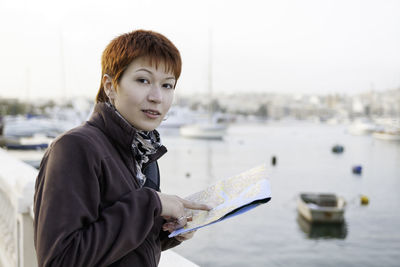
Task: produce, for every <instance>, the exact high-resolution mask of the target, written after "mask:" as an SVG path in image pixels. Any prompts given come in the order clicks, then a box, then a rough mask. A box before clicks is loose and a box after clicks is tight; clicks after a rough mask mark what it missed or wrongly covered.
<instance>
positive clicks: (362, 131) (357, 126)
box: [348, 119, 377, 135]
mask: <svg viewBox="0 0 400 267" xmlns="http://www.w3.org/2000/svg"><path fill="white" fill-rule="evenodd" d="M376 130H377V126H376V125H375V124H374V123H372V122H371V121H369V120H367V119H361V120H357V121H354V122H353V123H352V124H351V125H350V126H349V128H348V132H349V133H350V134H353V135H368V134H371V133H372V132H374V131H376Z"/></svg>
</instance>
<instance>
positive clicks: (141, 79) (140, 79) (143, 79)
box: [136, 78, 150, 84]
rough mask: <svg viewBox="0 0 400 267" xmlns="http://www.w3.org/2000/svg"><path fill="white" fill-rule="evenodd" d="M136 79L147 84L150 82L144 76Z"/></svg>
mask: <svg viewBox="0 0 400 267" xmlns="http://www.w3.org/2000/svg"><path fill="white" fill-rule="evenodd" d="M136 81H137V82H139V83H144V84H149V83H150V82H149V80H147V79H145V78H139V79H137V80H136Z"/></svg>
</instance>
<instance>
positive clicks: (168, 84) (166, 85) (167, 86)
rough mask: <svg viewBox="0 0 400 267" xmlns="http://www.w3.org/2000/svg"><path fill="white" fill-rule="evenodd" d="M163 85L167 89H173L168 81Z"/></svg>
mask: <svg viewBox="0 0 400 267" xmlns="http://www.w3.org/2000/svg"><path fill="white" fill-rule="evenodd" d="M163 87H165V88H167V89H174V85H173V84H170V83H164V84H163Z"/></svg>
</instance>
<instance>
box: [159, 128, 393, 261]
mask: <svg viewBox="0 0 400 267" xmlns="http://www.w3.org/2000/svg"><path fill="white" fill-rule="evenodd" d="M161 133H162V138H163V143H164V144H165V145H166V146H167V148H168V150H169V152H168V153H167V154H166V155H165V156H164V157H163V158H161V159H160V161H159V163H160V169H161V173H162V181H161V187H162V190H163V192H164V193H169V194H176V195H179V196H182V197H184V196H187V195H190V194H191V193H194V192H197V191H199V190H201V189H203V188H205V187H207V186H208V185H210V184H213V183H215V182H216V181H217V180H220V179H223V178H228V177H230V176H233V175H235V174H238V173H240V172H242V171H245V170H247V169H249V168H252V167H254V166H257V165H259V164H261V163H267V166H268V168H269V171H268V172H269V178H270V181H271V187H272V200H271V201H270V202H269V203H267V204H265V205H262V206H260V207H258V208H256V209H254V210H252V211H250V212H248V213H245V214H243V215H240V216H237V217H234V218H231V219H228V220H226V221H223V222H220V223H217V224H214V225H211V226H208V227H205V228H202V229H200V230H198V231H197V232H196V234H195V236H194V238H193V239H191V240H189V241H186V242H185V243H184V244H182V245H181V246H179V247H176V248H174V250H175V251H176V252H178V253H179V254H181V255H182V256H184V257H186V258H188V259H189V260H191V261H193V262H195V263H196V264H198V265H200V266H212V267H222V266H315V267H316V266H335V267H336V266H362V267H367V266H399V262H400V231H398V227H399V226H400V212H399V211H400V194H399V193H400V142H391V141H383V140H378V139H374V138H373V137H371V136H353V135H350V134H348V133H347V131H346V127H345V126H340V125H326V124H311V123H301V122H272V123H266V124H248V125H232V126H230V128H229V131H228V134H227V135H226V136H225V138H224V140H223V141H210V140H209V141H207V140H196V139H184V138H182V137H180V136H179V134H178V133H177V131H174V130H161ZM336 144H339V145H342V146H343V147H344V152H343V153H341V154H334V153H332V147H333V146H334V145H336ZM273 156H275V157H276V159H277V161H276V165H275V166H273V165H272V164H271V159H272V157H273ZM355 165H361V166H362V173H361V174H353V173H352V168H353V166H355ZM300 192H326V193H335V194H337V195H339V196H343V197H344V198H345V199H346V202H347V207H346V211H345V222H344V223H343V224H339V225H327V226H324V225H311V224H309V223H308V222H306V221H304V220H303V219H302V218H301V217H299V215H298V213H297V210H296V198H297V196H298V194H299V193H300ZM360 195H366V196H367V197H368V198H369V200H370V202H369V205H364V206H363V205H361V204H360Z"/></svg>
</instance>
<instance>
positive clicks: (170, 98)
mask: <svg viewBox="0 0 400 267" xmlns="http://www.w3.org/2000/svg"><path fill="white" fill-rule="evenodd" d="M173 100H174V92H173V91H172V92H168V93H166V94H165V95H164V107H165V109H167V110H168V109H169V108H170V107H171V105H172V102H173Z"/></svg>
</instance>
